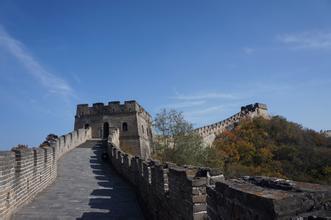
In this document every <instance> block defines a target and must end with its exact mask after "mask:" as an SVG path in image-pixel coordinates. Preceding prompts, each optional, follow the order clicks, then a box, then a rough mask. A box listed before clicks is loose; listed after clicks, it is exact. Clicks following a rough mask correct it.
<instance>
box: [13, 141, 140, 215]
mask: <svg viewBox="0 0 331 220" xmlns="http://www.w3.org/2000/svg"><path fill="white" fill-rule="evenodd" d="M101 152H102V147H101V146H100V145H97V142H87V143H85V144H83V145H81V146H80V147H78V148H76V149H74V150H72V151H71V152H69V153H68V154H66V155H64V157H63V158H61V159H60V160H59V161H58V177H57V179H56V181H55V182H54V183H53V184H52V185H51V186H49V187H48V188H47V189H46V190H45V191H43V192H41V193H40V194H39V195H38V196H37V197H36V198H35V199H34V200H33V201H32V202H31V203H29V204H27V205H26V206H24V207H22V208H21V209H19V210H18V212H17V213H15V214H14V215H13V218H12V219H16V220H20V219H22V220H23V219H24V220H32V219H34V220H36V219H61V220H65V219H77V220H81V219H82V220H83V219H84V220H85V219H86V220H89V219H91V220H92V219H93V220H99V219H100V220H103V219H115V220H117V219H118V220H119V219H121V220H122V219H123V220H127V219H128V220H129V219H144V218H143V215H142V212H141V210H140V207H139V205H138V201H137V198H136V195H135V193H134V191H133V188H132V187H131V186H130V185H128V183H127V182H126V181H125V180H123V179H122V178H121V177H119V176H118V175H117V174H116V173H115V171H114V170H113V169H111V166H110V165H109V164H108V163H106V164H105V163H104V162H103V161H102V160H101V159H100V154H101Z"/></svg>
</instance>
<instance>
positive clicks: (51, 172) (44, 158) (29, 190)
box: [0, 129, 91, 219]
mask: <svg viewBox="0 0 331 220" xmlns="http://www.w3.org/2000/svg"><path fill="white" fill-rule="evenodd" d="M90 138H91V129H79V130H75V131H73V132H70V133H68V134H66V135H63V136H61V137H59V138H58V139H57V140H56V141H55V143H53V144H51V146H43V147H37V148H25V147H23V148H16V149H13V150H11V151H0V219H9V218H10V216H11V213H12V212H13V211H14V210H16V209H17V208H18V207H20V206H22V205H24V204H26V203H28V202H30V201H31V200H32V199H33V198H34V197H35V196H36V195H37V194H38V193H39V192H41V191H43V190H44V189H45V188H46V187H47V186H49V185H50V184H51V183H52V182H53V181H54V180H55V179H56V176H57V160H58V159H59V158H60V157H61V156H63V155H64V154H65V153H67V152H69V151H70V150H72V149H74V148H75V147H77V146H78V145H80V144H82V143H84V142H85V141H86V140H88V139H90Z"/></svg>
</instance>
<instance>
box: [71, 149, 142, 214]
mask: <svg viewBox="0 0 331 220" xmlns="http://www.w3.org/2000/svg"><path fill="white" fill-rule="evenodd" d="M92 151H93V154H92V155H91V156H90V167H91V169H92V172H93V174H94V175H95V179H96V180H97V184H98V188H96V189H94V190H93V191H92V193H91V194H90V197H89V203H88V205H89V206H90V208H91V209H93V210H94V209H96V210H97V211H92V212H91V211H90V212H84V213H83V215H82V217H80V218H77V220H95V219H98V220H99V219H121V220H122V219H123V220H124V219H125V220H127V219H144V217H143V215H142V212H141V210H140V207H139V205H138V200H137V198H136V196H135V192H134V190H133V189H132V187H131V186H130V185H129V184H128V183H127V182H125V180H123V179H122V178H121V177H119V176H118V174H117V173H116V172H115V171H114V170H113V168H111V165H110V163H109V162H108V161H104V160H102V159H101V154H102V153H103V152H104V151H105V147H104V146H102V145H95V146H94V147H93V148H92Z"/></svg>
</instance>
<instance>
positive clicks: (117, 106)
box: [76, 100, 152, 122]
mask: <svg viewBox="0 0 331 220" xmlns="http://www.w3.org/2000/svg"><path fill="white" fill-rule="evenodd" d="M127 113H139V115H140V116H141V117H143V118H144V119H145V120H147V121H150V122H152V116H151V115H150V114H149V113H148V112H147V111H145V109H144V108H143V107H142V106H141V105H139V104H138V102H137V101H135V100H130V101H125V102H124V103H123V104H121V102H120V101H111V102H108V105H105V104H104V103H102V102H98V103H94V104H92V106H89V105H88V104H79V105H77V111H76V118H80V117H83V116H94V115H116V114H127Z"/></svg>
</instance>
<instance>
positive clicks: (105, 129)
mask: <svg viewBox="0 0 331 220" xmlns="http://www.w3.org/2000/svg"><path fill="white" fill-rule="evenodd" d="M108 136H109V123H108V122H105V123H103V139H107V138H108Z"/></svg>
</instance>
